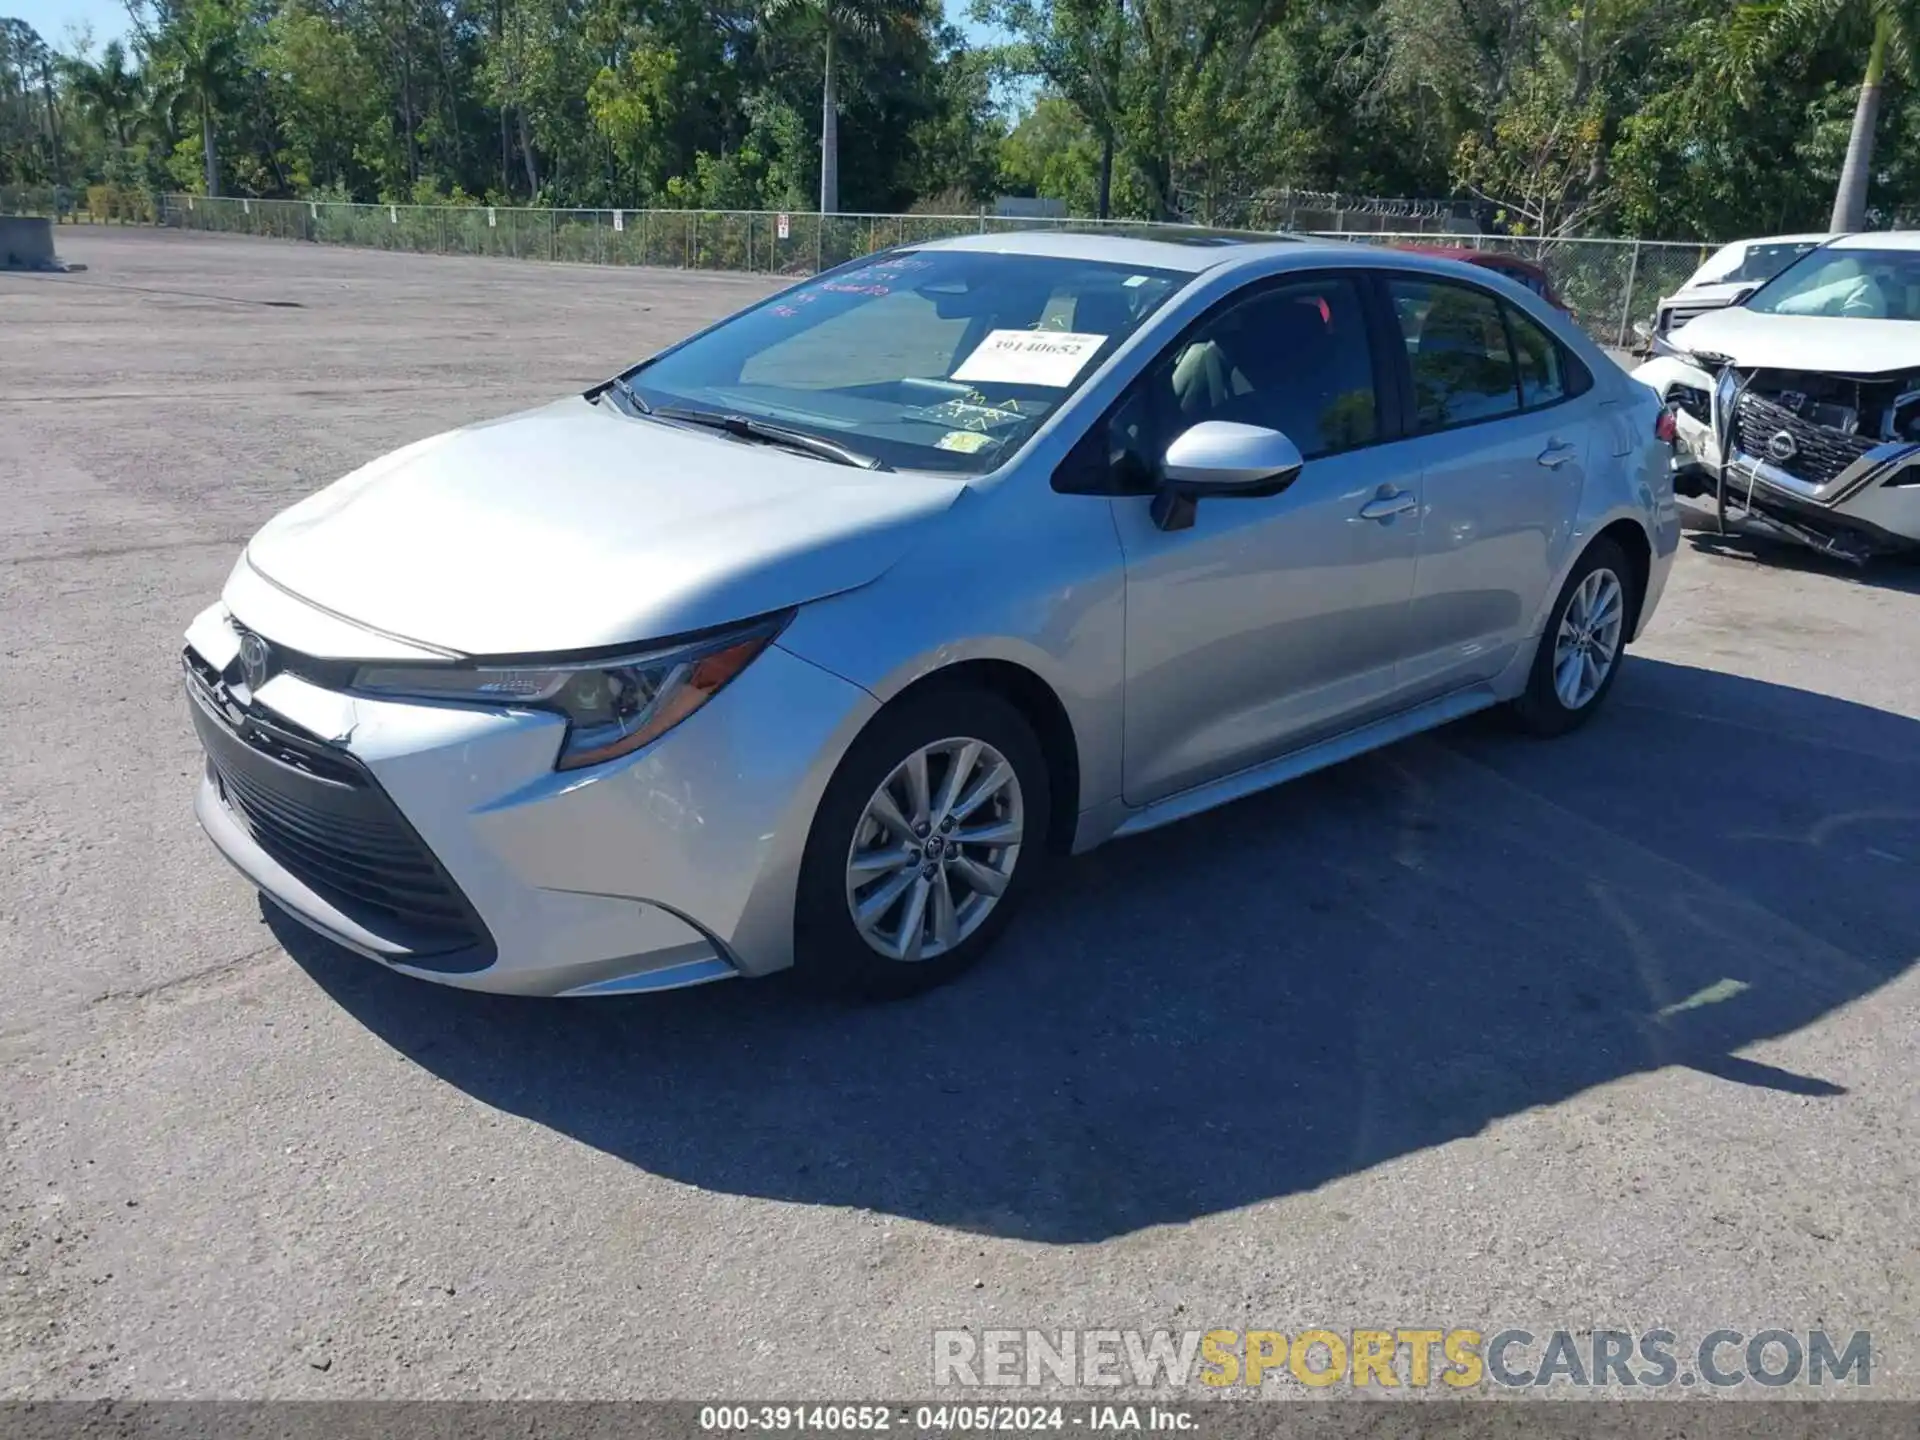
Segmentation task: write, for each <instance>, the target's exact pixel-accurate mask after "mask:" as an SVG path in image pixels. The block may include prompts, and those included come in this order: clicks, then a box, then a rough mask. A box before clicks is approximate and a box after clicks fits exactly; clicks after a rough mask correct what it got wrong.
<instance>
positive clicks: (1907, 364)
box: [1673, 306, 1920, 375]
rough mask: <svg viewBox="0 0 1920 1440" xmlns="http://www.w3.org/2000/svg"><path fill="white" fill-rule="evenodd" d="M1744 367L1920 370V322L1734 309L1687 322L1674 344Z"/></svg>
mask: <svg viewBox="0 0 1920 1440" xmlns="http://www.w3.org/2000/svg"><path fill="white" fill-rule="evenodd" d="M1673 343H1674V344H1675V345H1676V346H1677V347H1678V348H1680V349H1682V350H1689V351H1692V352H1693V353H1694V354H1696V355H1699V354H1707V355H1725V356H1726V357H1728V358H1729V359H1730V360H1732V361H1733V363H1734V364H1736V365H1739V366H1742V367H1744V368H1760V369H1767V370H1817V371H1825V372H1828V373H1831V374H1836V375H1880V374H1885V373H1887V372H1888V371H1894V370H1912V369H1916V368H1920V323H1917V322H1915V321H1911V320H1831V319H1822V318H1819V317H1816V316H1812V315H1765V314H1762V313H1760V312H1759V311H1757V310H1748V309H1746V308H1744V307H1741V306H1735V307H1732V308H1729V309H1726V310H1711V311H1708V312H1707V313H1706V314H1705V315H1702V316H1701V317H1700V318H1699V319H1697V320H1692V321H1689V322H1688V323H1687V328H1686V329H1684V330H1682V331H1681V332H1680V333H1679V336H1678V337H1677V338H1676V339H1675V340H1674V342H1673Z"/></svg>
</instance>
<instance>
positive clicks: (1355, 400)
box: [1055, 277, 1380, 494]
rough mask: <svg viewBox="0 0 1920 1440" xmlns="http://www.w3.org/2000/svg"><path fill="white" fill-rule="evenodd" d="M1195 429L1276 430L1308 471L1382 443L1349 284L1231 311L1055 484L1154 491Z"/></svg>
mask: <svg viewBox="0 0 1920 1440" xmlns="http://www.w3.org/2000/svg"><path fill="white" fill-rule="evenodd" d="M1203 420H1229V421H1235V422H1238V423H1240V424H1243V425H1259V426H1261V427H1263V428H1265V429H1269V430H1278V431H1279V432H1280V433H1281V434H1283V435H1285V436H1286V437H1287V438H1288V439H1290V440H1291V441H1293V443H1294V446H1295V447H1296V448H1297V449H1298V450H1299V451H1300V454H1301V456H1302V457H1303V458H1304V459H1308V460H1312V459H1314V458H1315V457H1317V456H1323V455H1332V454H1337V453H1338V452H1340V451H1342V450H1351V449H1354V448H1355V447H1356V446H1360V445H1366V444H1370V443H1372V442H1373V441H1374V440H1376V439H1378V438H1379V433H1380V418H1379V402H1378V398H1377V396H1376V393H1375V389H1374V371H1373V353H1372V347H1371V345H1370V344H1369V342H1368V338H1367V317H1366V312H1365V310H1364V308H1363V307H1362V304H1361V298H1360V291H1359V289H1358V288H1357V287H1356V285H1355V284H1354V282H1353V281H1352V280H1351V279H1345V278H1340V277H1331V278H1324V279H1313V280H1303V281H1293V282H1289V283H1286V284H1283V285H1279V286H1276V287H1273V288H1270V289H1263V290H1262V291H1260V293H1258V294H1256V295H1252V296H1249V297H1247V298H1245V299H1242V300H1237V301H1232V302H1229V303H1228V304H1227V305H1226V307H1225V308H1223V309H1222V310H1220V311H1219V312H1218V313H1216V314H1214V315H1212V316H1209V317H1208V318H1207V319H1205V320H1203V321H1201V322H1200V324H1199V325H1198V326H1197V327H1195V328H1194V329H1193V330H1190V331H1189V332H1187V334H1185V335H1184V336H1182V337H1181V338H1180V339H1179V340H1177V341H1175V342H1174V343H1173V344H1172V345H1171V346H1169V347H1168V349H1167V350H1166V351H1165V353H1163V354H1162V355H1161V356H1160V357H1159V358H1158V359H1157V360H1155V361H1154V362H1153V364H1152V365H1151V366H1150V367H1149V368H1148V369H1147V371H1146V373H1145V374H1143V375H1142V376H1141V378H1140V379H1139V380H1138V381H1137V382H1135V384H1134V385H1133V386H1132V387H1131V388H1130V389H1129V390H1128V392H1127V394H1126V395H1125V396H1124V397H1123V398H1122V399H1121V401H1120V402H1119V403H1118V404H1117V405H1116V406H1115V407H1114V409H1113V410H1112V411H1111V412H1110V413H1109V415H1108V417H1107V420H1106V423H1105V424H1104V425H1103V426H1097V427H1095V430H1094V431H1093V432H1092V433H1090V434H1089V435H1088V437H1087V440H1086V441H1085V442H1083V444H1082V446H1081V447H1079V449H1078V451H1077V452H1076V454H1075V456H1073V457H1071V458H1070V459H1069V461H1068V463H1067V465H1066V466H1065V467H1064V473H1063V475H1061V476H1059V477H1057V478H1056V482H1055V483H1056V484H1058V485H1060V486H1061V488H1064V489H1070V490H1095V491H1103V492H1108V493H1111V492H1112V491H1116V490H1117V491H1119V492H1120V493H1127V494H1137V493H1143V492H1145V491H1148V490H1151V489H1153V488H1154V486H1155V484H1156V483H1157V476H1158V473H1159V466H1160V460H1161V457H1162V456H1163V455H1164V454H1165V453H1166V448H1167V446H1168V445H1170V444H1172V443H1173V441H1174V439H1175V438H1176V437H1178V436H1179V435H1180V434H1181V433H1182V432H1183V431H1185V430H1187V429H1188V428H1190V427H1192V426H1194V425H1197V424H1199V423H1200V422H1201V421H1203Z"/></svg>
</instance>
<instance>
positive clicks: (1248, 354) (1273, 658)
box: [1111, 272, 1420, 805]
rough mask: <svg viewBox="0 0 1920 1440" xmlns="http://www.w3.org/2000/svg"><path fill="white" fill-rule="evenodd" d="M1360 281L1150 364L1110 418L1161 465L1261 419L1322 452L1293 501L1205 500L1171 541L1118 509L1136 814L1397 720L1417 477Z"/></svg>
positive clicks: (1317, 280)
mask: <svg viewBox="0 0 1920 1440" xmlns="http://www.w3.org/2000/svg"><path fill="white" fill-rule="evenodd" d="M1362 284H1364V281H1362V280H1359V279H1357V278H1356V277H1354V276H1353V274H1352V272H1346V273H1345V274H1334V275H1329V276H1317V277H1310V278H1306V279H1289V280H1287V281H1286V282H1284V283H1281V284H1277V285H1273V286H1270V287H1264V288H1262V289H1260V290H1259V291H1258V292H1257V293H1255V294H1252V295H1249V296H1247V297H1246V298H1243V299H1239V300H1237V301H1235V302H1232V303H1230V304H1229V305H1227V306H1226V307H1224V308H1223V309H1222V310H1221V311H1219V312H1218V313H1216V314H1215V315H1214V316H1212V317H1210V318H1209V319H1207V320H1206V321H1204V322H1203V323H1202V324H1201V325H1200V326H1199V327H1198V328H1197V329H1196V330H1194V331H1190V332H1189V333H1188V334H1187V335H1186V336H1184V337H1183V338H1182V339H1181V340H1180V341H1177V342H1176V343H1175V345H1174V346H1173V347H1171V348H1170V350H1169V352H1168V353H1167V354H1166V355H1165V356H1163V357H1161V359H1160V360H1159V361H1158V362H1157V363H1156V365H1155V366H1154V367H1152V368H1150V369H1149V371H1148V373H1147V374H1146V375H1145V376H1144V377H1143V380H1142V383H1141V384H1140V385H1139V386H1137V387H1136V390H1135V392H1134V393H1133V395H1131V396H1130V397H1129V398H1128V400H1127V401H1125V402H1123V403H1122V406H1121V407H1120V409H1119V410H1118V411H1117V412H1116V414H1115V417H1114V419H1113V421H1112V422H1111V424H1112V427H1113V429H1114V432H1115V443H1116V445H1117V446H1118V447H1119V448H1121V449H1123V450H1128V451H1132V452H1134V453H1135V454H1136V455H1137V456H1138V457H1139V462H1138V463H1139V464H1140V466H1141V468H1142V469H1143V470H1146V471H1151V470H1152V468H1153V466H1154V465H1155V464H1156V463H1157V460H1158V457H1159V456H1160V455H1161V454H1163V453H1164V452H1165V448H1166V445H1167V444H1168V443H1169V442H1170V441H1171V440H1172V439H1173V438H1174V436H1176V435H1178V434H1179V433H1180V432H1181V431H1182V430H1183V429H1185V428H1186V427H1187V426H1189V425H1192V424H1195V423H1198V422H1199V421H1202V420H1209V419H1213V420H1234V421H1239V422H1242V423H1245V424H1253V425H1263V426H1267V427H1269V428H1271V429H1275V430H1279V431H1281V432H1282V433H1284V434H1285V435H1287V436H1288V437H1289V438H1290V439H1291V440H1292V441H1293V442H1294V444H1295V445H1296V446H1297V447H1298V448H1299V450H1300V452H1301V454H1302V455H1303V456H1305V457H1306V464H1305V466H1304V467H1303V468H1302V470H1301V471H1300V474H1299V477H1298V478H1297V479H1296V480H1295V481H1294V482H1293V483H1292V484H1291V485H1290V486H1288V487H1287V488H1286V489H1285V490H1284V491H1282V492H1281V493H1280V494H1277V495H1271V496H1266V497H1261V498H1238V497H1236V498H1230V499H1228V498H1214V499H1208V500H1204V501H1202V502H1201V503H1200V505H1199V507H1198V510H1197V512H1196V514H1195V517H1194V522H1193V525H1192V526H1191V528H1188V529H1182V530H1173V531H1163V530H1161V529H1160V528H1159V527H1158V526H1156V525H1155V523H1154V522H1153V520H1152V518H1151V516H1150V515H1149V500H1148V499H1147V498H1146V497H1145V496H1128V497H1123V498H1119V499H1116V500H1115V501H1114V502H1113V505H1114V515H1115V521H1116V524H1117V525H1118V527H1119V532H1120V541H1121V545H1122V548H1123V550H1124V552H1125V556H1126V567H1127V606H1126V615H1127V621H1126V624H1127V643H1126V716H1125V745H1124V754H1125V783H1124V789H1125V795H1126V799H1127V802H1128V803H1129V804H1134V805H1140V804H1146V803H1149V802H1151V801H1154V800H1157V799H1160V798H1162V797H1164V796H1167V795H1170V794H1173V793H1176V792H1178V791H1180V790H1184V789H1187V788H1188V787H1190V786H1193V785H1197V784H1200V783H1203V782H1205V781H1207V780H1211V779H1215V778H1217V777H1220V776H1223V775H1227V774H1230V773H1232V772H1233V771H1235V770H1239V769H1243V768H1245V767H1247V766H1249V765H1253V764H1257V763H1258V762H1260V761H1262V760H1265V759H1269V758H1271V757H1273V756H1275V755H1278V754H1281V753H1284V752H1285V751H1287V750H1290V749H1293V748H1296V747H1298V746H1300V745H1303V744H1307V743H1310V742H1311V741H1312V740H1314V739H1316V738H1319V737H1321V736H1323V735H1326V734H1328V733H1331V732H1333V731H1336V730H1339V729H1344V728H1346V727H1348V726H1350V725H1353V724H1357V723H1360V722H1362V721H1364V720H1365V719H1368V718H1371V717H1373V716H1375V715H1378V714H1380V713H1383V712H1384V711H1385V710H1387V709H1389V708H1391V705H1392V701H1393V696H1394V692H1395V668H1396V665H1397V663H1398V662H1399V660H1400V659H1401V658H1402V656H1403V654H1404V653H1405V650H1406V646H1407V640H1408V629H1407V611H1408V606H1409V603H1410V601H1411V597H1412V591H1413V576H1414V566H1415V562H1416V557H1417V551H1418V542H1419V533H1420V480H1419V476H1418V474H1417V473H1403V472H1401V471H1400V470H1399V469H1397V468H1396V466H1395V463H1394V460H1393V456H1394V453H1395V451H1396V450H1397V449H1398V448H1399V447H1398V446H1395V445H1390V444H1389V445H1382V444H1379V443H1377V442H1378V440H1379V437H1380V436H1381V435H1382V433H1383V424H1382V415H1381V407H1380V404H1379V400H1378V390H1377V368H1378V367H1377V365H1376V360H1377V359H1378V358H1380V357H1378V356H1377V355H1376V353H1375V347H1374V346H1373V345H1372V344H1371V343H1370V340H1369V323H1368V319H1369V317H1368V314H1367V311H1366V309H1365V308H1364V306H1363V304H1362V293H1363V292H1362V289H1361V286H1362Z"/></svg>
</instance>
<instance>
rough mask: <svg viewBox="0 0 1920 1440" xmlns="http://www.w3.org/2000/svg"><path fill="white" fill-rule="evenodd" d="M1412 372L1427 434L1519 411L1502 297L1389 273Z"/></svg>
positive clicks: (1417, 413)
mask: <svg viewBox="0 0 1920 1440" xmlns="http://www.w3.org/2000/svg"><path fill="white" fill-rule="evenodd" d="M1387 293H1388V295H1389V296H1390V297H1391V299H1392V302H1393V312H1394V316H1395V318H1396V319H1397V320H1398V321H1399V322H1400V334H1401V336H1402V337H1403V338H1404V339H1405V341H1406V346H1407V363H1408V366H1409V368H1410V369H1411V370H1412V372H1413V404H1414V423H1415V426H1416V428H1417V429H1419V430H1421V431H1423V432H1425V431H1432V430H1445V429H1448V428H1450V427H1451V426H1454V425H1468V424H1471V423H1473V422H1474V421H1476V420H1494V419H1498V418H1499V417H1500V416H1502V415H1513V414H1517V413H1518V412H1519V409H1520V379H1519V374H1518V371H1517V369H1516V367H1515V365H1514V359H1513V352H1512V350H1511V349H1510V348H1509V346H1508V344H1507V326H1506V322H1505V320H1504V319H1503V318H1502V316H1501V311H1502V309H1503V308H1505V307H1503V306H1502V305H1501V304H1500V302H1499V301H1498V300H1497V299H1495V298H1494V297H1493V296H1492V295H1490V294H1488V293H1487V292H1486V291H1484V290H1475V289H1471V288H1469V287H1468V286H1465V285H1455V284H1451V283H1448V282H1446V281H1431V280H1405V279H1390V280H1388V282H1387Z"/></svg>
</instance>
